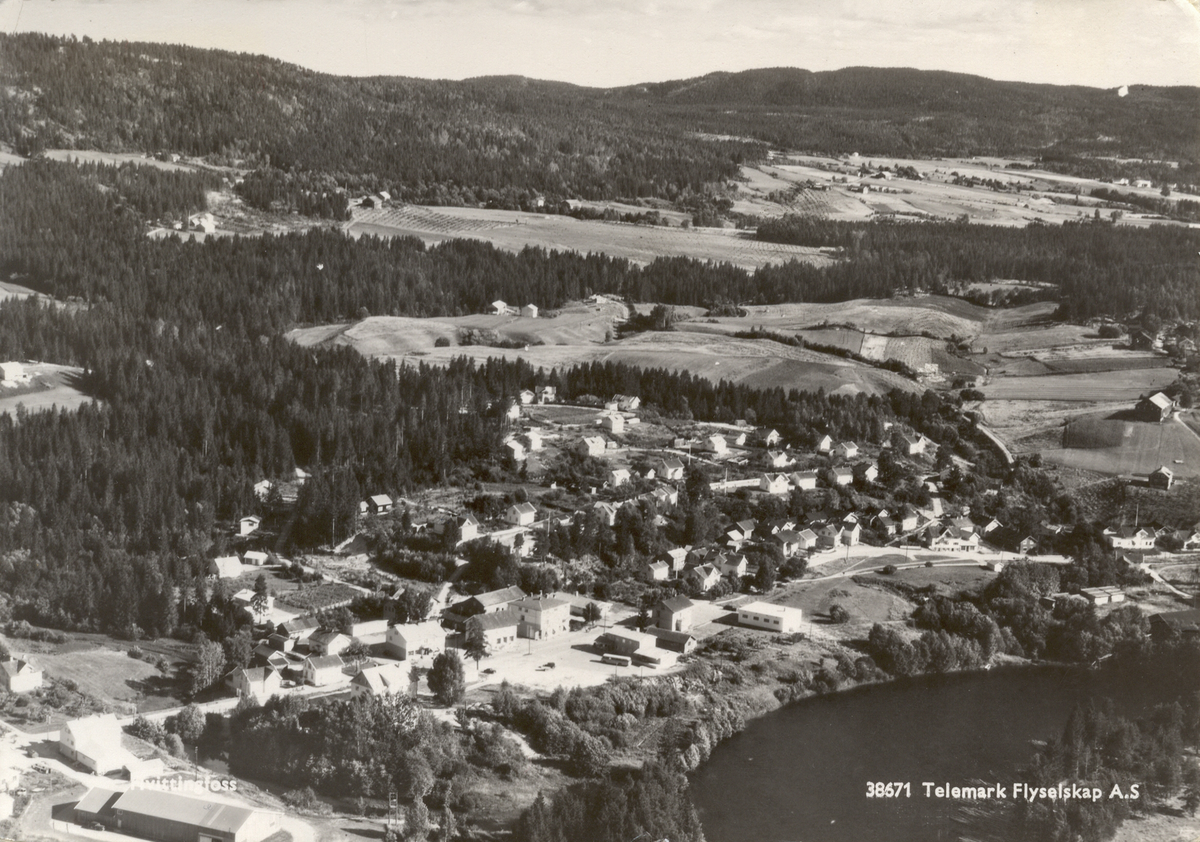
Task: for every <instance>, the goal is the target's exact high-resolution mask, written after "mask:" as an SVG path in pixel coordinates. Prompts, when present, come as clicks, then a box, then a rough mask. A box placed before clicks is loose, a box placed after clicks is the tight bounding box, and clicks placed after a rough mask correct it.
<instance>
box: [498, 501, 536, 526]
mask: <svg viewBox="0 0 1200 842" xmlns="http://www.w3.org/2000/svg"><path fill="white" fill-rule="evenodd" d="M504 520H505V522H506V523H511V524H512V525H513V526H529V524H531V523H533V522H534V521H535V520H537V509H536V508H535V507H534V505H533V503H513V504H512V505H511V506H509V507H508V508H507V509H506V510H505V511H504Z"/></svg>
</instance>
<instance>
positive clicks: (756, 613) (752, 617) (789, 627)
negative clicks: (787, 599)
mask: <svg viewBox="0 0 1200 842" xmlns="http://www.w3.org/2000/svg"><path fill="white" fill-rule="evenodd" d="M802 619H803V614H802V612H801V611H800V609H799V608H789V607H787V606H786V605H775V604H774V603H771V602H748V603H746V604H745V605H743V606H740V607H739V608H738V623H740V624H741V625H743V626H750V627H751V628H756V629H767V630H769V631H774V632H779V633H780V634H793V633H795V632H798V631H800V622H801V620H802Z"/></svg>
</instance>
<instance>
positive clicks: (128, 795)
mask: <svg viewBox="0 0 1200 842" xmlns="http://www.w3.org/2000/svg"><path fill="white" fill-rule="evenodd" d="M113 796H116V797H115V798H114V797H113ZM74 818H75V820H76V821H78V822H81V823H82V822H85V821H87V822H92V821H95V822H99V823H100V824H103V825H104V826H106V827H108V828H111V829H112V830H114V831H116V832H117V833H123V834H127V835H129V836H138V837H141V838H143V839H151V840H154V842H261V840H263V839H266V838H267V837H268V836H271V835H272V834H274V833H276V832H278V830H279V819H280V816H279V814H278V813H272V812H267V811H264V810H255V809H251V808H249V807H240V806H235V805H232V804H226V803H222V802H217V801H209V800H207V799H204V798H197V797H194V796H191V795H181V794H179V793H175V792H169V791H168V792H164V791H162V790H143V789H130V790H127V791H126V792H123V793H114V792H112V791H111V790H106V789H100V788H95V789H92V790H90V791H89V792H88V793H87V794H86V795H84V797H83V798H82V799H80V801H79V803H78V804H76V805H75V812H74Z"/></svg>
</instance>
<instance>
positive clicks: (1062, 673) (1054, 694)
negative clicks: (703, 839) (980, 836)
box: [692, 667, 1160, 842]
mask: <svg viewBox="0 0 1200 842" xmlns="http://www.w3.org/2000/svg"><path fill="white" fill-rule="evenodd" d="M1156 690H1157V688H1154V687H1148V686H1145V685H1144V684H1142V685H1141V686H1129V683H1128V682H1121V681H1120V680H1118V679H1117V678H1116V677H1114V676H1111V675H1109V674H1107V673H1104V672H1089V671H1086V670H1070V669H1060V668H1053V667H1046V668H1027V669H1008V670H993V671H991V672H985V673H978V674H969V675H950V676H930V677H922V678H916V679H906V680H901V681H896V682H892V683H889V684H884V685H880V686H875V687H864V688H860V689H858V690H854V691H851V692H848V693H838V694H834V695H830V696H820V697H815V698H813V699H809V700H806V701H804V702H800V703H798V704H795V705H791V706H789V707H786V708H783V709H781V710H779V711H777V712H775V713H773V714H770V715H768V716H766V717H763V718H762V719H759V720H756V721H754V722H752V723H751V724H750V725H749V727H747V729H746V730H745V731H743V732H742V733H741V734H738V735H737V736H735V737H733V738H731V739H729V740H726V741H725V742H724V743H722V744H721V745H719V746H718V747H717V748H716V750H715V751H713V753H712V757H711V758H710V759H709V760H708V762H707V763H705V764H704V765H703V766H702V767H701V768H700V769H698V770H697V771H696V772H695V773H694V774H693V776H692V798H693V801H694V802H695V804H696V808H697V810H699V813H700V818H701V821H702V822H703V825H704V833H705V836H707V838H708V840H709V842H866V841H867V840H870V842H929V840H938V839H947V840H950V839H956V838H958V836H959V834H960V833H962V832H963V831H964V828H963V826H962V825H961V824H960V823H958V822H956V821H955V820H954V816H956V815H957V814H958V811H957V808H958V806H959V805H958V803H957V802H954V801H951V800H937V799H933V798H928V799H927V798H926V797H925V795H924V787H922V786H921V783H922V782H923V781H935V782H937V783H939V784H946V783H949V784H950V785H951V786H955V785H972V784H973V783H975V782H977V781H984V782H987V783H993V782H1000V783H1003V784H1005V785H1008V784H1011V783H1012V781H1013V780H1017V779H1019V778H1018V776H1017V775H1016V771H1017V769H1018V768H1019V767H1020V766H1022V765H1024V764H1025V763H1027V762H1028V761H1029V759H1030V757H1031V755H1032V753H1033V750H1034V749H1033V747H1032V746H1031V745H1030V741H1031V740H1045V739H1048V738H1050V737H1053V736H1057V735H1059V734H1061V733H1062V729H1063V726H1064V725H1065V724H1066V720H1067V716H1068V715H1069V714H1070V712H1071V709H1072V708H1073V707H1074V706H1075V704H1076V703H1077V702H1081V701H1085V700H1086V699H1088V698H1091V697H1099V696H1108V697H1111V698H1112V699H1113V701H1114V702H1115V703H1116V705H1117V708H1118V710H1120V711H1122V712H1124V713H1126V714H1129V715H1138V714H1140V713H1142V712H1143V711H1145V710H1146V709H1148V707H1149V706H1151V705H1153V704H1154V703H1155V702H1157V701H1159V700H1160V697H1156ZM868 781H909V782H911V784H912V796H911V797H909V798H898V799H891V800H887V799H883V800H880V799H869V798H867V797H866V792H867V782H868ZM1009 795H1010V796H1011V790H1010V793H1009Z"/></svg>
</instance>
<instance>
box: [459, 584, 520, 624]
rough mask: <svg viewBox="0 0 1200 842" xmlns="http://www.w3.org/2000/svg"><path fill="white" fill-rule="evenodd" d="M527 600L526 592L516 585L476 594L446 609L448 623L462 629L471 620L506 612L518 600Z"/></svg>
mask: <svg viewBox="0 0 1200 842" xmlns="http://www.w3.org/2000/svg"><path fill="white" fill-rule="evenodd" d="M524 598H525V591H523V590H521V589H520V588H518V587H517V586H516V585H510V586H509V587H507V588H500V589H499V590H494V591H487V592H486V593H481V594H476V595H475V596H471V597H467V598H466V599H464V600H462V601H460V602H456V603H455V604H454V605H451V606H450V607H449V608H447V609H446V619H447V621H449V622H451V623H453V624H454V625H455V627H456V628H457V627H461V626H462V624H463V623H464V622H465V621H466V620H467V619H469V618H471V617H475V616H478V615H480V614H496V613H499V612H500V611H504V610H505V609H507V608H508V607H509V605H511V604H512V603H514V602H516V601H517V600H518V599H524Z"/></svg>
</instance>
